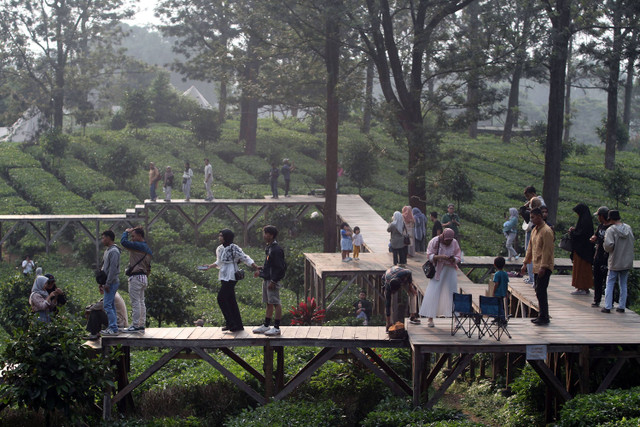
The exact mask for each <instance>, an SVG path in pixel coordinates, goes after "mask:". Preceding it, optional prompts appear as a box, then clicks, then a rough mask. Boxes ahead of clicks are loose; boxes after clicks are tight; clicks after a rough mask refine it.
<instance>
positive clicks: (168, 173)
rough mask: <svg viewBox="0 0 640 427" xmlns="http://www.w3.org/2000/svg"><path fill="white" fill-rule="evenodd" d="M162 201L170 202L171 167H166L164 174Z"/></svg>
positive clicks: (171, 186)
mask: <svg viewBox="0 0 640 427" xmlns="http://www.w3.org/2000/svg"><path fill="white" fill-rule="evenodd" d="M163 187H164V201H165V202H170V201H171V189H172V188H173V171H172V170H171V166H167V169H166V170H165V172H164V185H163Z"/></svg>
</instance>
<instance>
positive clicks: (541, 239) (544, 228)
mask: <svg viewBox="0 0 640 427" xmlns="http://www.w3.org/2000/svg"><path fill="white" fill-rule="evenodd" d="M529 216H530V219H531V222H532V223H533V224H534V225H535V227H534V228H533V231H531V240H530V241H529V246H528V247H527V254H526V256H525V258H524V264H522V268H521V269H520V272H521V273H522V274H523V275H524V274H525V273H526V272H527V264H530V263H531V264H533V273H534V275H533V280H534V288H535V290H536V297H538V309H539V310H538V312H539V315H538V317H536V318H534V319H531V322H533V323H534V324H535V325H547V324H549V300H548V296H547V288H548V287H549V279H550V278H551V273H552V271H553V265H554V259H553V250H554V239H555V236H554V234H553V231H552V230H551V227H549V226H548V225H547V224H546V223H545V222H544V219H542V211H540V208H535V209H532V210H531V212H530V213H529Z"/></svg>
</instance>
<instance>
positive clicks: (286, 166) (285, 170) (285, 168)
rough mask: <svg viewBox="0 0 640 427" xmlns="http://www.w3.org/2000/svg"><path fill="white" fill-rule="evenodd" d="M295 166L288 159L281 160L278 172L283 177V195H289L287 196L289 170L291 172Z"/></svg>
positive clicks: (289, 178) (289, 179) (289, 180)
mask: <svg viewBox="0 0 640 427" xmlns="http://www.w3.org/2000/svg"><path fill="white" fill-rule="evenodd" d="M295 168H296V167H295V165H294V164H293V162H291V161H290V160H289V159H284V160H283V161H282V168H281V169H280V173H282V178H284V197H291V196H289V186H290V185H291V172H293V171H294V170H295Z"/></svg>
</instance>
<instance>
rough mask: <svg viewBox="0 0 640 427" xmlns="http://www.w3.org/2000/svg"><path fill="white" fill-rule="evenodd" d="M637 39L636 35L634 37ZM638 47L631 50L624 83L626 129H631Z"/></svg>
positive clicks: (623, 115)
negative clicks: (636, 51)
mask: <svg viewBox="0 0 640 427" xmlns="http://www.w3.org/2000/svg"><path fill="white" fill-rule="evenodd" d="M633 37H634V38H635V37H636V36H635V35H634V36H633ZM635 50H636V46H633V47H632V49H631V52H633V53H631V54H630V55H629V58H628V60H627V79H626V80H625V83H624V110H623V113H622V123H624V125H625V127H626V128H627V129H629V124H630V123H631V101H632V99H633V77H634V75H635V69H634V66H635V63H636V57H637V55H636V53H635Z"/></svg>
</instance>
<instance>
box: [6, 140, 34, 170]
mask: <svg viewBox="0 0 640 427" xmlns="http://www.w3.org/2000/svg"><path fill="white" fill-rule="evenodd" d="M39 166H40V163H38V161H37V160H36V159H34V158H33V156H31V155H29V154H27V153H25V152H24V151H22V150H21V149H20V146H19V145H15V144H2V145H1V146H0V173H1V174H3V175H4V174H6V173H7V171H8V170H9V169H12V168H35V167H39Z"/></svg>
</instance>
